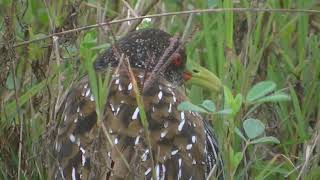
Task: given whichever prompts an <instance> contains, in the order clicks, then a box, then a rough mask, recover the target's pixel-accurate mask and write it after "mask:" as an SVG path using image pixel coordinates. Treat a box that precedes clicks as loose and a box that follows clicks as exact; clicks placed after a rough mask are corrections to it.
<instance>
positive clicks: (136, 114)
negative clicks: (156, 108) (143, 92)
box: [131, 107, 139, 120]
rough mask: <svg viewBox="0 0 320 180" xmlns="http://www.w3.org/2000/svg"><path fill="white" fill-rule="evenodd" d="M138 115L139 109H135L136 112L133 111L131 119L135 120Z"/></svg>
mask: <svg viewBox="0 0 320 180" xmlns="http://www.w3.org/2000/svg"><path fill="white" fill-rule="evenodd" d="M138 114H139V107H137V108H136V110H134V112H133V114H132V117H131V119H132V120H135V119H137V118H138Z"/></svg>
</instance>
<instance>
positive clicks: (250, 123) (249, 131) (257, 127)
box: [243, 118, 265, 139]
mask: <svg viewBox="0 0 320 180" xmlns="http://www.w3.org/2000/svg"><path fill="white" fill-rule="evenodd" d="M243 128H244V131H245V132H246V135H247V136H248V137H249V138H250V139H254V138H256V137H258V136H260V135H261V134H262V133H264V130H265V126H264V124H263V123H262V122H261V121H260V120H258V119H252V118H250V119H246V120H245V121H244V122H243Z"/></svg>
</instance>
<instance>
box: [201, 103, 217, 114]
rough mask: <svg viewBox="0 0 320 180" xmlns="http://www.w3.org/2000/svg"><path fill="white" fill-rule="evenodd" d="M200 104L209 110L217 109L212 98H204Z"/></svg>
mask: <svg viewBox="0 0 320 180" xmlns="http://www.w3.org/2000/svg"><path fill="white" fill-rule="evenodd" d="M200 106H201V107H203V108H204V109H206V110H207V111H209V112H214V111H215V110H216V105H215V104H214V102H213V101H211V100H204V101H203V102H202V104H200Z"/></svg>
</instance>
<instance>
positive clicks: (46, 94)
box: [0, 0, 320, 179]
mask: <svg viewBox="0 0 320 180" xmlns="http://www.w3.org/2000/svg"><path fill="white" fill-rule="evenodd" d="M112 2H113V1H111V0H109V1H103V0H91V1H88V2H84V1H70V2H66V1H63V0H57V1H52V2H51V3H50V4H47V5H46V4H44V1H34V0H30V1H26V2H23V3H16V2H15V1H14V0H4V1H1V2H0V17H5V16H8V19H9V20H11V21H7V20H5V19H4V18H0V24H1V26H0V37H1V38H0V52H1V55H0V56H1V57H0V63H1V64H0V78H1V86H0V93H1V98H0V100H1V101H0V102H1V103H0V107H1V109H0V111H1V116H0V118H1V120H0V152H1V153H0V179H12V178H15V179H16V178H18V172H20V173H19V176H20V179H46V178H45V177H46V174H47V172H46V167H45V166H46V165H47V164H46V163H44V162H42V161H40V159H41V158H38V157H39V154H38V151H37V147H38V144H39V143H41V141H42V140H43V134H44V132H46V131H49V130H52V128H53V127H54V125H52V124H51V123H52V122H54V120H55V114H56V111H57V109H56V107H57V105H59V103H61V102H60V101H61V100H63V97H64V93H63V92H67V90H68V89H69V88H70V86H71V84H73V83H74V82H76V81H77V80H78V79H79V78H80V77H82V76H83V75H84V74H85V73H86V67H85V66H84V65H85V63H84V61H83V57H82V56H80V54H81V48H79V47H80V44H81V43H82V44H83V43H84V42H85V43H88V44H90V47H96V48H93V49H92V50H91V51H90V52H92V55H91V58H92V56H94V55H95V54H97V53H99V52H101V51H102V50H103V49H104V48H105V47H106V46H108V44H105V42H108V43H110V41H108V39H107V38H106V37H107V34H105V33H104V29H103V28H101V29H100V28H97V29H93V30H90V31H81V32H75V33H70V34H64V35H62V36H59V41H58V44H57V45H58V47H59V48H58V49H57V48H56V49H55V48H54V47H55V46H54V45H55V44H52V42H53V41H52V39H45V40H43V41H38V42H35V43H31V44H26V45H24V46H19V47H17V48H12V46H13V45H14V44H15V43H18V42H22V41H27V40H32V39H35V38H39V37H43V36H44V35H48V34H50V33H52V32H61V31H64V30H68V29H73V28H76V27H81V26H86V25H91V24H95V23H96V22H101V21H103V20H111V19H114V18H115V17H118V18H125V17H127V14H126V13H127V12H128V11H127V10H126V8H127V6H126V5H125V4H123V3H121V1H119V2H117V3H112ZM146 2H147V1H144V0H137V1H129V5H131V7H132V8H133V9H135V8H136V13H137V14H140V12H143V9H144V7H146V6H141V5H143V4H144V3H146ZM146 4H148V3H146ZM140 6H141V7H140ZM105 7H107V8H105ZM232 7H243V8H256V7H259V8H283V9H292V8H294V9H318V10H319V9H320V4H319V3H317V2H316V0H305V1H294V0H266V1H257V0H241V1H233V0H224V1H222V0H210V1H192V0H187V1H169V0H160V1H159V3H158V4H157V5H154V7H152V8H151V10H150V11H149V12H148V13H147V14H154V13H159V12H172V11H182V10H189V9H201V8H232ZM123 10H125V11H123ZM16 17H17V18H16ZM192 19H193V20H192V21H191V24H190V25H188V27H186V23H185V22H187V20H188V15H180V16H166V17H162V16H159V17H156V18H153V19H152V21H151V22H147V21H143V22H142V24H140V25H139V27H155V28H161V29H165V30H166V31H168V32H171V33H172V34H174V33H176V32H180V35H182V34H181V33H182V32H184V31H185V30H186V28H190V29H189V30H188V29H187V30H188V31H189V32H192V33H191V34H192V37H190V38H189V39H190V40H189V42H188V43H187V46H186V50H187V55H188V59H189V61H194V62H197V63H199V64H201V65H203V66H205V67H206V68H207V69H209V70H210V71H212V72H214V73H215V74H217V76H219V77H220V79H221V80H222V82H223V84H224V85H225V86H226V88H225V93H221V94H214V93H211V92H208V91H206V90H205V89H201V88H199V87H188V93H189V94H188V96H189V97H190V100H191V102H193V103H194V104H201V102H203V100H205V99H207V100H212V101H213V102H214V103H215V105H216V108H217V109H218V110H222V109H225V108H228V107H232V106H233V107H235V109H234V110H233V111H232V112H233V113H232V115H217V114H214V113H207V118H208V120H210V122H211V124H212V125H213V127H214V129H215V131H216V134H217V137H218V139H219V142H220V145H221V150H222V152H223V157H224V160H225V165H226V168H225V171H226V174H227V178H228V179H297V178H302V179H317V177H319V170H320V156H319V154H320V140H319V139H320V137H319V129H320V95H319V93H318V92H319V91H320V84H319V79H320V61H319V57H320V51H319V46H320V36H319V32H320V14H319V13H313V14H312V13H286V12H266V11H263V12H254V13H253V12H241V13H240V12H238V13H237V12H230V11H228V12H220V13H199V14H194V16H193V18H192ZM120 27H121V28H120ZM129 27H130V25H128V23H127V22H124V23H122V24H120V23H119V24H113V25H112V26H111V27H110V28H111V29H112V30H113V32H115V34H116V35H119V34H121V33H122V32H120V31H118V30H119V29H122V30H123V29H126V28H129ZM88 33H92V35H93V38H92V39H86V38H85V37H86V35H88ZM95 37H98V39H99V41H97V39H96V38H95ZM56 50H58V51H56ZM58 55H59V57H60V58H57V56H58ZM88 58H90V57H88ZM57 59H60V60H59V61H58V60H57ZM13 65H14V66H13ZM13 72H15V73H13ZM265 80H269V81H273V82H275V84H276V85H277V87H276V88H275V89H274V90H273V91H272V93H273V92H277V91H281V92H283V93H285V94H288V95H289V96H290V98H291V100H290V101H275V102H268V103H253V104H250V103H247V101H246V100H247V96H248V93H249V92H250V90H251V89H252V88H253V87H254V85H256V84H257V83H259V82H261V81H265ZM99 81H100V80H99ZM58 84H61V85H62V87H59V86H58ZM98 84H99V83H98ZM59 88H62V89H60V90H59ZM55 92H61V93H55ZM97 94H98V93H97ZM223 94H224V95H223ZM268 95H269V94H268ZM248 118H253V119H259V120H260V121H261V122H262V123H263V124H264V126H265V131H264V134H263V135H261V136H259V137H257V138H261V137H264V136H273V137H276V138H277V139H278V140H279V141H280V143H279V144H275V143H267V144H266V143H257V144H252V141H253V140H255V139H249V138H248V136H247V134H246V133H245V127H244V122H245V121H246V120H247V119H248ZM235 128H236V129H238V130H239V132H240V133H242V135H243V136H244V138H242V137H241V136H240V135H239V132H238V131H236V130H235ZM21 133H22V134H21ZM20 141H21V142H22V143H21V145H19V142H20ZM222 142H223V143H222ZM248 143H249V144H248ZM250 143H251V144H250ZM19 147H20V149H21V155H19ZM40 155H41V153H40ZM40 157H41V156H40ZM19 161H20V163H19Z"/></svg>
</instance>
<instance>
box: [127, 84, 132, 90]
mask: <svg viewBox="0 0 320 180" xmlns="http://www.w3.org/2000/svg"><path fill="white" fill-rule="evenodd" d="M131 89H132V83H130V84H129V85H128V90H129V91H130V90H131Z"/></svg>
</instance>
